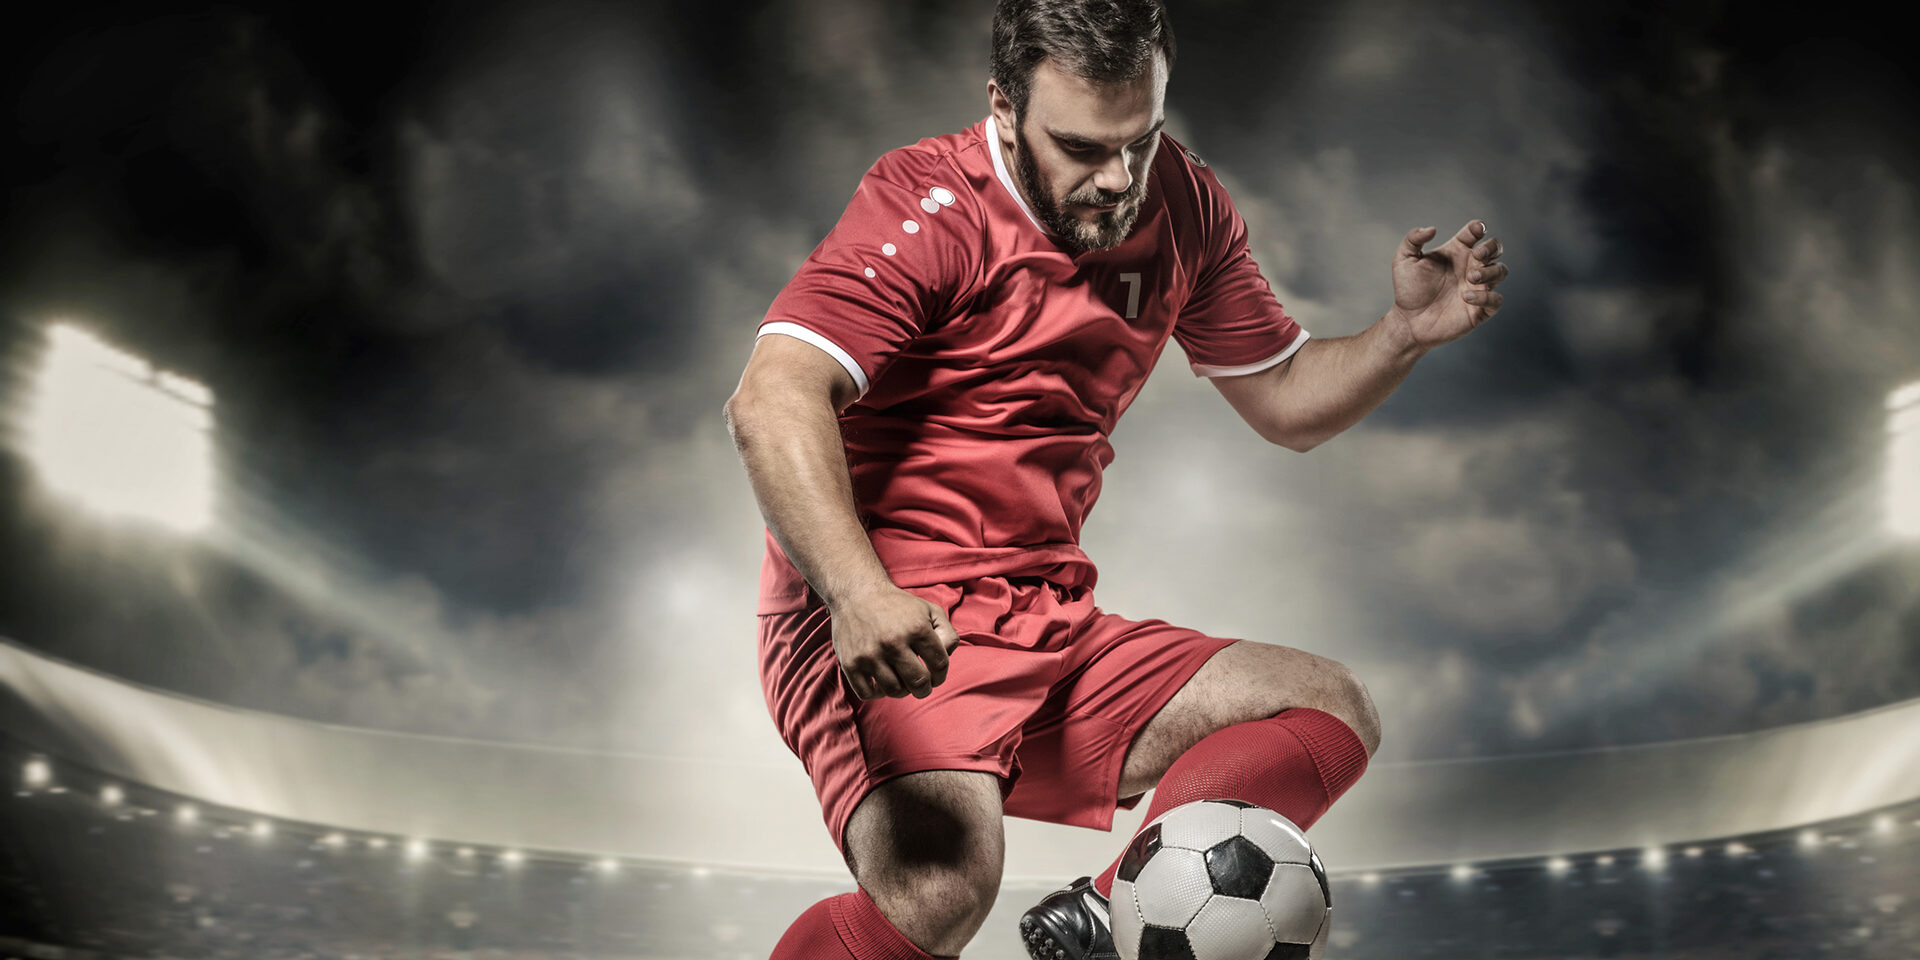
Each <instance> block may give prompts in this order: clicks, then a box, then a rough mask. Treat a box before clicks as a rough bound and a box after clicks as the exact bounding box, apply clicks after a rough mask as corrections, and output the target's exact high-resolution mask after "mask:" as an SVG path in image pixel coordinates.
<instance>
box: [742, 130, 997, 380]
mask: <svg viewBox="0 0 1920 960" xmlns="http://www.w3.org/2000/svg"><path fill="white" fill-rule="evenodd" d="M959 179H960V178H959V177H958V176H957V175H955V173H954V172H953V170H952V168H951V167H947V166H945V165H944V164H943V163H941V162H940V161H939V159H938V158H928V157H924V156H914V155H912V153H911V151H895V152H894V153H892V154H888V155H887V156H884V157H882V158H881V159H880V160H879V162H877V163H875V164H874V165H873V167H872V168H871V169H869V170H868V171H867V173H866V175H865V176H863V177H862V178H861V180H860V185H859V187H858V188H857V189H856V190H855V191H854V194H853V199H852V200H851V201H849V202H848V203H847V209H846V212H844V213H843V214H841V216H840V221H839V222H838V223H837V224H835V225H834V227H833V230H832V231H831V232H829V233H828V234H827V237H826V239H824V240H822V241H821V242H820V245H819V246H818V247H815V248H814V251H813V253H811V254H809V255H808V256H807V259H806V261H805V262H804V263H802V264H801V265H800V269H799V271H798V272H797V273H795V274H794V277H793V279H792V280H791V281H789V282H788V283H787V285H786V287H785V288H784V289H782V290H781V291H780V294H779V295H778V296H777V297H775V298H774V301H773V305H772V306H771V307H770V308H769V309H768V310H767V315H766V317H765V319H763V320H762V321H761V323H760V327H759V331H758V332H757V333H756V335H755V339H756V340H758V339H759V338H760V337H764V336H767V335H769V334H785V335H787V336H791V337H796V338H798V339H800V340H804V341H806V342H807V343H810V344H813V345H814V346H816V347H819V348H820V349H821V350H823V351H825V352H826V353H827V354H828V355H829V356H832V357H833V358H834V359H835V360H838V361H839V362H840V365H841V366H843V367H845V368H846V370H847V373H849V374H851V375H852V376H853V380H854V383H855V384H856V385H857V386H858V387H859V392H860V395H861V396H865V395H866V393H867V390H868V388H869V387H871V386H872V384H873V381H874V380H875V379H877V378H878V377H879V376H880V373H881V371H883V370H885V369H886V368H887V365H888V363H890V362H891V361H892V360H893V358H894V357H895V356H896V355H897V354H899V352H900V351H901V350H902V349H903V348H904V347H906V345H907V344H908V343H909V342H911V341H912V340H913V338H915V337H917V336H919V335H920V334H921V333H923V332H926V331H927V330H929V329H930V328H931V327H933V326H934V325H936V324H938V323H939V322H941V321H942V320H943V319H944V318H945V317H947V316H948V315H949V314H950V313H951V312H952V310H953V309H954V305H955V304H957V303H959V302H961V298H962V297H964V296H965V295H966V294H967V291H968V289H969V288H970V286H971V284H972V283H973V280H974V278H975V276H976V274H977V273H978V270H979V263H980V258H981V254H980V248H981V242H982V239H983V232H982V228H981V225H980V224H981V221H980V212H979V210H978V208H977V206H976V205H975V202H974V198H973V197H972V196H970V191H967V190H964V189H961V190H955V189H953V188H955V187H959V186H960V185H961V184H960V182H959Z"/></svg>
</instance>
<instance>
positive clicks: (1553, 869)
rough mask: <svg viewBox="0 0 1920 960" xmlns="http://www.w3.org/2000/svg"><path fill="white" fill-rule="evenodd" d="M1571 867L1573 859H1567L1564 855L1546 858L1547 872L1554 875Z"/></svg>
mask: <svg viewBox="0 0 1920 960" xmlns="http://www.w3.org/2000/svg"><path fill="white" fill-rule="evenodd" d="M1571 869H1573V861H1571V860H1568V859H1567V858H1566V857H1548V858H1547V872H1548V873H1551V874H1553V875H1554V876H1556V877H1557V876H1559V875H1560V874H1563V873H1566V872H1567V871H1568V870H1571Z"/></svg>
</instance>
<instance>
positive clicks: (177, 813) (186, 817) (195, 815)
mask: <svg viewBox="0 0 1920 960" xmlns="http://www.w3.org/2000/svg"><path fill="white" fill-rule="evenodd" d="M173 819H174V820H176V821H179V822H180V823H182V824H188V823H195V822H198V821H199V819H200V808H199V807H196V806H194V805H193V804H191V803H183V804H181V805H179V806H177V807H175V808H173Z"/></svg>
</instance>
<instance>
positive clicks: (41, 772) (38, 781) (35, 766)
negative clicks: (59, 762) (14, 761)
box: [20, 757, 53, 789]
mask: <svg viewBox="0 0 1920 960" xmlns="http://www.w3.org/2000/svg"><path fill="white" fill-rule="evenodd" d="M20 777H21V779H23V780H25V781H26V782H27V786H28V787H31V788H34V789H39V788H40V787H44V786H46V785H47V784H48V783H51V782H52V781H53V765H52V764H50V763H48V762H47V761H45V760H43V759H41V758H40V757H34V758H33V759H32V760H28V761H27V765H26V767H25V768H23V769H22V770H21V771H20Z"/></svg>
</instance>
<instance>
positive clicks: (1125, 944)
mask: <svg viewBox="0 0 1920 960" xmlns="http://www.w3.org/2000/svg"><path fill="white" fill-rule="evenodd" d="M1107 917H1108V918H1109V919H1110V920H1111V921H1112V922H1113V948H1114V949H1115V950H1117V951H1119V953H1120V955H1121V956H1123V957H1135V958H1137V957H1139V956H1140V931H1141V929H1142V928H1143V927H1145V926H1146V924H1145V923H1144V922H1143V921H1142V920H1141V919H1140V901H1139V900H1137V899H1135V898H1134V894H1133V883H1132V881H1129V880H1122V879H1120V878H1118V877H1115V878H1114V881H1113V897H1112V899H1110V900H1109V901H1108V903H1107Z"/></svg>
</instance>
